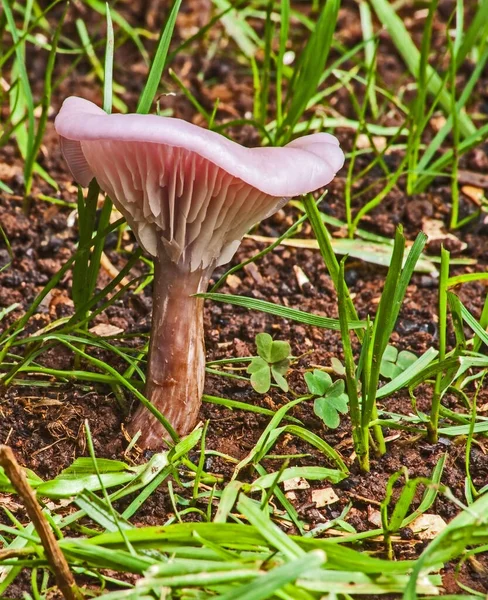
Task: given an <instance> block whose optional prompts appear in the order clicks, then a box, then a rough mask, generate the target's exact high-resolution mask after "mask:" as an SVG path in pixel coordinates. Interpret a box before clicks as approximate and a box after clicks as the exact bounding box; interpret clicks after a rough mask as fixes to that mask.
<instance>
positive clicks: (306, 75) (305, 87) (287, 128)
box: [276, 0, 340, 145]
mask: <svg viewBox="0 0 488 600" xmlns="http://www.w3.org/2000/svg"><path fill="white" fill-rule="evenodd" d="M339 7H340V1H339V0H328V1H327V2H326V3H325V4H324V5H323V8H322V10H321V13H320V15H319V17H318V19H317V22H316V25H315V28H314V30H313V31H312V33H311V34H310V37H309V38H308V41H307V44H306V46H305V48H304V50H303V51H302V53H301V55H300V57H299V59H298V63H297V66H296V68H295V69H294V71H293V76H292V78H291V81H290V83H289V85H288V93H287V97H286V100H285V110H284V115H285V116H284V119H283V123H282V125H281V127H280V128H279V129H277V130H276V143H277V144H279V145H283V144H286V143H287V142H288V141H289V140H290V138H291V135H292V132H293V128H294V127H295V125H296V123H297V122H298V121H299V119H300V118H301V117H302V115H303V113H304V111H305V109H306V107H307V104H308V101H309V100H310V98H311V97H312V96H313V95H314V94H315V93H316V91H317V87H318V85H319V81H320V77H321V75H322V73H323V71H324V68H325V63H326V62H327V58H328V56H329V51H330V48H331V45H332V37H333V35H334V30H335V27H336V22H337V16H338V14H339Z"/></svg>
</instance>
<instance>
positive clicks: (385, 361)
mask: <svg viewBox="0 0 488 600" xmlns="http://www.w3.org/2000/svg"><path fill="white" fill-rule="evenodd" d="M416 360H417V357H416V356H415V354H414V353H413V352H409V351H408V350H402V351H401V352H398V350H397V349H396V348H395V347H394V346H387V347H386V349H385V352H384V353H383V358H382V359H381V365H380V373H381V375H382V377H385V379H395V377H397V376H398V375H400V373H403V371H405V370H406V369H408V367H409V366H410V365H412V364H413V363H414V362H415V361H416Z"/></svg>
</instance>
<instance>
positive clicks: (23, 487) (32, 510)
mask: <svg viewBox="0 0 488 600" xmlns="http://www.w3.org/2000/svg"><path fill="white" fill-rule="evenodd" d="M0 466H1V467H3V469H4V471H5V474H6V475H7V477H8V478H9V479H10V481H11V483H12V485H13V486H14V488H15V490H16V491H17V493H18V494H19V496H20V497H21V499H22V501H23V502H24V505H25V508H26V510H27V514H28V515H29V518H30V520H31V521H32V523H33V525H34V527H35V528H36V531H37V533H38V535H39V538H40V540H41V543H42V545H43V547H44V550H45V552H46V557H47V560H48V561H49V564H50V565H51V568H52V570H53V572H54V575H55V577H56V583H57V584H58V587H59V589H60V590H61V593H62V594H63V596H64V598H65V599H66V600H83V596H82V594H81V592H80V590H79V589H78V587H77V585H76V582H75V579H74V577H73V574H72V573H71V571H70V569H69V566H68V563H67V562H66V559H65V557H64V555H63V553H62V552H61V550H60V548H59V546H58V543H57V541H56V538H55V537H54V534H53V532H52V530H51V528H50V526H49V524H48V522H47V520H46V517H45V516H44V515H43V514H42V511H41V508H40V506H39V504H38V502H37V499H36V497H35V495H34V492H33V490H32V488H31V487H30V485H29V483H28V482H27V478H26V476H25V473H24V471H23V470H22V468H21V467H20V465H19V463H18V462H17V460H16V458H15V456H14V453H13V452H12V449H11V448H10V447H9V446H4V445H0Z"/></svg>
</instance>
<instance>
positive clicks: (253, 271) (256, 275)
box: [244, 263, 264, 285]
mask: <svg viewBox="0 0 488 600" xmlns="http://www.w3.org/2000/svg"><path fill="white" fill-rule="evenodd" d="M244 271H246V273H248V274H249V275H250V276H251V277H252V278H253V279H254V281H255V282H256V283H257V284H258V285H262V284H263V282H264V279H263V276H262V275H261V273H260V272H259V270H258V268H257V267H256V265H255V264H254V263H249V264H248V265H246V266H245V267H244Z"/></svg>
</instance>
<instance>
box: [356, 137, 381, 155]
mask: <svg viewBox="0 0 488 600" xmlns="http://www.w3.org/2000/svg"><path fill="white" fill-rule="evenodd" d="M371 140H372V141H373V144H374V145H375V147H376V150H380V151H381V150H384V149H385V148H386V143H387V142H386V138H385V137H383V136H382V135H373V136H371ZM356 148H358V149H359V150H364V149H366V148H371V141H370V139H369V137H368V136H367V135H366V134H365V133H360V134H359V135H358V139H357V142H356Z"/></svg>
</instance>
